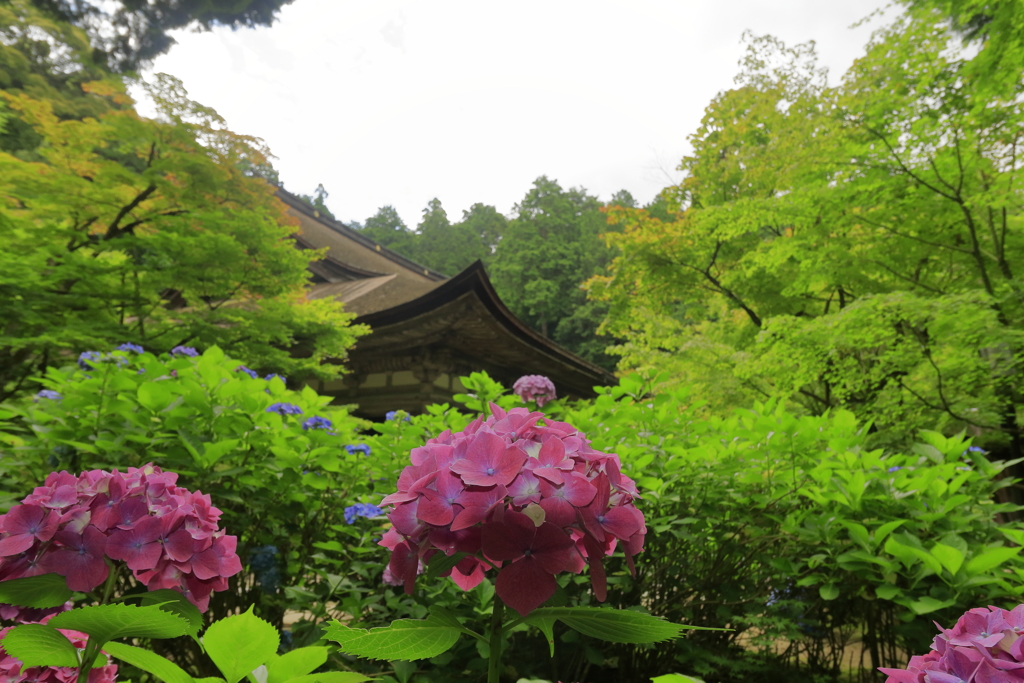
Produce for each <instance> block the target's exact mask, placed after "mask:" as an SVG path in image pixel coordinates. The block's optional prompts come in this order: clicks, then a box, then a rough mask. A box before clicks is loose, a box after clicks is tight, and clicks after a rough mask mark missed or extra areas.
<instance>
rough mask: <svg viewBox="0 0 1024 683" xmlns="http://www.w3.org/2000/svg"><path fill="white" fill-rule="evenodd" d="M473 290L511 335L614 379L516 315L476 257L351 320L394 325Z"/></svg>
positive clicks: (607, 378) (374, 327) (565, 360)
mask: <svg viewBox="0 0 1024 683" xmlns="http://www.w3.org/2000/svg"><path fill="white" fill-rule="evenodd" d="M474 290H475V291H476V293H477V295H478V296H479V297H480V300H481V301H482V302H483V304H484V306H486V307H487V308H488V309H489V310H490V311H491V313H492V314H493V315H494V317H495V319H496V320H497V321H498V322H499V323H500V324H501V325H502V326H503V327H504V328H505V329H506V330H508V331H509V332H510V333H511V334H512V335H513V336H515V337H518V338H519V339H520V340H521V341H524V342H526V343H527V344H528V345H530V346H532V347H534V348H535V349H537V350H539V351H542V352H544V353H547V354H550V355H552V356H555V357H556V358H558V359H560V360H562V361H563V362H566V363H568V364H570V365H574V366H576V368H577V369H579V370H582V371H584V372H588V373H591V374H593V375H595V376H597V377H600V378H601V379H603V380H604V381H605V383H606V384H614V383H615V382H616V381H617V380H616V379H615V376H614V375H613V374H612V373H610V372H608V371H607V370H605V369H604V368H602V367H599V366H597V365H594V364H593V363H591V362H590V361H588V360H584V359H583V358H580V357H579V356H577V355H576V354H574V353H572V352H571V351H569V350H568V349H565V348H562V346H560V345H559V344H557V343H555V342H554V341H552V340H550V339H548V338H547V337H545V336H543V335H541V334H540V333H539V332H536V331H534V330H533V329H532V328H531V327H530V326H528V325H526V324H525V323H523V322H522V321H521V320H519V319H518V318H517V317H515V316H514V315H513V314H512V311H510V310H509V308H508V307H507V306H506V305H505V304H504V302H502V300H501V298H500V297H499V296H498V293H497V291H495V289H494V285H492V284H491V280H490V278H489V277H487V271H486V269H485V268H484V264H483V262H482V261H480V260H479V259H478V260H476V261H474V262H473V263H472V264H470V265H469V266H467V267H466V269H465V270H463V271H462V272H461V273H459V274H458V275H456V276H455V277H453V278H451V279H449V280H448V281H447V282H443V283H441V284H440V285H438V286H437V287H435V288H434V289H432V290H430V291H429V292H427V293H426V294H423V295H421V296H419V297H417V298H416V299H413V300H411V301H406V302H405V303H402V304H399V305H397V306H393V307H391V308H386V309H384V310H382V311H375V312H373V313H366V314H364V315H361V316H359V317H357V318H356V319H355V320H354V321H353V323H366V324H368V325H369V326H370V327H371V329H376V328H378V327H383V326H386V325H393V324H396V323H400V322H403V321H405V320H408V319H410V318H414V317H416V316H418V315H422V314H424V313H428V312H430V311H432V310H434V309H436V308H438V307H440V306H442V305H444V304H446V303H448V302H450V301H453V300H454V299H456V298H458V297H459V296H461V295H463V294H465V293H467V292H470V291H474Z"/></svg>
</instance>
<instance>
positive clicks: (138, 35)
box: [31, 0, 292, 73]
mask: <svg viewBox="0 0 1024 683" xmlns="http://www.w3.org/2000/svg"><path fill="white" fill-rule="evenodd" d="M31 1H32V4H33V5H34V6H35V7H37V8H38V9H39V10H40V11H42V12H44V13H45V14H46V15H48V16H49V17H51V18H53V19H55V20H57V21H61V22H65V23H69V24H73V25H74V26H77V27H79V28H82V29H84V30H86V31H87V32H88V34H89V38H90V40H91V42H92V44H93V49H94V56H95V58H96V61H97V62H98V63H102V64H104V65H105V66H107V67H108V68H110V69H112V70H114V71H116V72H122V73H123V72H126V71H135V70H136V69H138V68H140V67H143V66H146V65H147V64H149V63H150V62H151V61H152V60H153V59H154V58H155V57H157V56H159V55H161V54H163V53H165V52H167V51H168V50H169V49H170V48H171V46H172V45H174V43H175V40H174V38H173V37H171V35H170V32H171V31H174V30H176V29H183V28H192V29H197V30H204V31H209V30H210V29H212V28H214V27H215V26H228V27H230V28H232V29H237V28H241V27H249V28H254V27H257V26H270V25H272V24H273V23H274V20H275V19H276V18H277V13H278V12H279V11H280V9H281V7H282V6H284V5H288V4H291V2H292V0H189V1H188V2H181V0H146V2H140V1H139V0H115V1H114V2H99V1H93V0H31Z"/></svg>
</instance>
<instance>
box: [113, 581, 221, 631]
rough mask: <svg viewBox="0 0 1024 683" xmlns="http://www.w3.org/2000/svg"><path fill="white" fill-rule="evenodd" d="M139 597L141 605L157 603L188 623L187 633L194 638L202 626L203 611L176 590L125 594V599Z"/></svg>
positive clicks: (167, 589)
mask: <svg viewBox="0 0 1024 683" xmlns="http://www.w3.org/2000/svg"><path fill="white" fill-rule="evenodd" d="M132 598H139V600H140V604H142V605H159V606H160V609H162V610H163V611H165V612H170V613H171V614H174V615H176V616H179V617H181V618H182V619H184V620H185V621H186V622H187V623H188V630H187V631H186V634H187V635H190V636H192V637H193V638H195V637H196V636H197V635H198V634H199V631H200V630H202V628H203V613H202V612H200V611H199V608H198V607H196V606H195V605H193V604H192V603H191V602H189V599H188V598H186V597H185V596H184V595H182V594H181V593H179V592H178V591H173V590H170V589H169V588H161V589H160V590H155V591H149V592H147V593H138V594H136V595H129V596H125V599H126V600H130V599H132Z"/></svg>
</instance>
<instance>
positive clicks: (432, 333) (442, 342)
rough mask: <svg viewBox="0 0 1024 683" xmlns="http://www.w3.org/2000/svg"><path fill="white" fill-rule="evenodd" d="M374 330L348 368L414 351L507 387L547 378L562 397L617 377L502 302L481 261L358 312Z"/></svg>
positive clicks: (367, 365) (379, 363)
mask: <svg viewBox="0 0 1024 683" xmlns="http://www.w3.org/2000/svg"><path fill="white" fill-rule="evenodd" d="M355 322H357V323H366V324H368V325H369V326H370V328H371V329H372V330H373V333H372V334H370V335H369V336H367V337H363V338H361V339H360V340H359V341H358V342H357V343H356V345H355V347H354V348H353V349H352V350H351V352H350V353H349V358H350V360H351V362H352V363H353V365H356V366H359V367H362V368H365V369H366V370H368V371H373V369H374V368H375V366H380V368H385V367H387V366H388V364H389V362H390V359H391V358H394V357H396V356H400V355H404V354H408V353H410V352H411V351H413V350H415V349H421V350H427V351H428V352H431V353H433V354H434V355H438V354H442V355H446V356H449V357H451V358H452V360H454V361H456V362H459V363H463V364H465V365H470V366H474V367H480V368H483V369H485V370H487V372H488V374H490V375H491V376H492V377H494V378H495V379H498V380H500V381H502V382H504V383H506V385H508V386H511V383H512V382H514V381H515V380H516V379H518V378H519V377H520V376H522V375H526V374H538V375H545V376H547V377H549V378H551V380H552V381H553V382H554V383H555V386H556V387H558V389H559V394H560V395H574V396H579V397H590V396H594V390H593V387H594V386H595V385H607V384H613V383H614V382H615V377H614V375H612V374H611V373H609V372H608V371H606V370H604V369H603V368H600V367H598V366H596V365H594V364H593V363H590V362H589V361H586V360H584V359H582V358H580V357H579V356H577V355H575V354H573V353H570V352H569V351H567V350H565V349H563V348H562V347H561V346H559V345H558V344H556V343H554V342H553V341H551V340H550V339H547V338H546V337H544V336H542V335H540V334H538V333H537V332H534V331H533V330H532V329H530V328H529V327H528V326H526V325H525V324H524V323H522V322H521V321H520V320H518V319H517V318H516V317H515V316H514V315H512V312H511V311H509V309H508V307H507V306H505V304H504V303H502V301H501V299H500V298H499V297H498V294H497V292H495V291H494V286H493V285H492V284H491V281H490V280H489V279H488V277H487V273H486V271H485V270H484V266H483V264H482V263H481V262H480V261H477V262H475V263H474V264H473V265H471V266H469V267H468V268H466V269H465V270H464V271H462V272H461V273H459V274H458V275H456V276H455V277H453V278H452V279H450V280H448V281H447V282H445V283H444V284H442V285H440V286H438V287H435V288H434V289H432V290H431V291H429V292H427V293H426V294H423V295H422V296H420V297H418V298H416V299H413V300H411V301H407V302H405V303H402V304H399V305H397V306H392V307H391V308H388V309H385V310H380V311H375V312H372V313H367V314H363V315H360V316H359V317H358V318H356V320H355Z"/></svg>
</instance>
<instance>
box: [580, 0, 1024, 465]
mask: <svg viewBox="0 0 1024 683" xmlns="http://www.w3.org/2000/svg"><path fill="white" fill-rule="evenodd" d="M957 44H958V37H957V36H956V34H955V33H953V32H952V31H951V30H950V29H949V25H948V23H946V22H944V21H943V20H942V19H941V18H940V17H937V16H936V15H933V14H929V13H920V12H914V13H909V14H907V15H905V16H903V17H901V18H900V19H898V20H897V21H896V22H895V23H893V24H892V25H890V26H888V27H885V28H883V29H881V30H879V31H878V32H877V33H876V34H875V36H874V37H873V39H872V41H871V42H870V44H869V45H868V47H867V50H866V54H865V55H864V56H863V57H862V58H860V59H859V60H857V62H856V63H855V64H854V66H853V67H852V68H851V69H850V70H849V72H847V74H846V75H845V77H844V78H843V80H842V82H841V84H839V85H838V86H836V87H830V86H829V85H828V84H827V81H826V79H825V74H824V71H823V70H822V69H821V68H819V67H818V66H817V63H816V57H815V53H814V50H813V45H801V46H797V47H795V48H787V47H786V46H785V45H783V44H782V43H781V42H780V41H778V40H775V39H772V38H770V37H761V38H751V39H750V42H749V45H748V53H747V57H746V59H745V61H744V62H743V70H742V72H741V74H740V75H739V77H738V78H737V84H736V87H735V88H733V89H732V90H729V91H726V92H723V93H721V94H720V95H719V96H718V97H716V98H715V99H714V101H712V103H711V104H710V105H709V107H708V108H707V110H706V114H705V117H704V119H703V121H702V123H701V126H700V128H699V129H698V130H697V132H696V133H695V134H693V135H692V136H691V138H690V140H691V143H692V145H693V153H692V154H691V155H690V156H688V157H686V158H685V159H684V160H683V162H682V164H681V166H680V170H682V171H684V172H685V178H684V180H683V181H682V183H680V184H679V185H678V186H674V187H670V188H668V189H667V190H666V191H665V193H664V199H665V202H666V207H665V209H666V210H665V211H663V212H661V214H660V215H655V212H653V211H647V210H637V209H625V208H623V209H615V210H612V211H611V217H612V219H613V220H615V221H617V222H618V223H619V224H620V225H621V226H622V228H623V230H622V232H621V233H609V235H608V241H609V243H610V244H612V245H614V246H616V247H617V248H619V249H620V250H621V255H620V256H618V257H617V258H616V259H615V261H614V262H613V263H612V265H611V273H610V275H609V276H607V277H601V278H596V279H595V280H593V281H592V282H591V285H590V286H591V291H592V292H593V293H594V294H595V295H596V296H598V297H599V298H601V299H602V300H605V301H607V302H608V303H609V304H610V305H611V307H612V312H611V315H610V316H609V318H608V320H607V321H606V325H605V327H606V329H607V330H608V331H611V332H613V333H615V334H618V335H621V336H623V337H625V338H627V339H628V341H627V343H626V344H624V345H623V346H622V347H621V348H620V349H619V351H620V352H621V353H622V354H623V361H624V367H627V368H628V367H633V368H647V369H649V370H650V371H652V372H654V371H655V369H659V370H663V369H666V368H670V369H671V370H672V372H673V374H674V379H675V381H676V382H692V383H694V384H695V385H697V386H698V387H699V388H700V389H701V390H702V391H703V392H705V393H706V395H707V396H708V397H709V398H711V399H712V400H713V402H714V403H716V404H718V405H737V404H738V403H742V402H744V401H747V400H749V399H750V398H751V397H756V396H762V397H763V396H767V395H774V394H778V393H781V394H783V395H786V396H790V397H792V398H793V399H794V400H796V401H798V402H800V403H802V404H803V405H804V406H805V408H806V409H808V410H811V411H813V412H817V413H820V412H823V411H825V410H828V409H831V408H834V407H846V408H850V409H852V410H854V411H855V412H857V413H858V414H860V415H861V416H863V417H865V418H866V419H870V420H872V421H874V423H875V425H876V427H879V428H881V427H891V428H892V429H889V430H886V431H885V433H886V434H889V435H894V438H899V436H898V435H900V434H903V435H909V434H912V433H913V432H914V431H915V430H916V429H918V428H928V427H932V426H934V425H936V424H940V425H943V426H944V428H946V429H950V430H956V429H961V428H968V429H970V430H972V431H973V432H974V433H975V434H977V435H982V436H983V437H984V439H985V440H986V441H987V442H988V443H990V444H991V445H992V446H993V447H998V446H1000V445H1002V446H1012V449H1013V451H1014V452H1019V449H1020V441H1019V438H1020V437H1019V435H1020V430H1019V424H1018V418H1017V414H1018V410H1019V408H1020V406H1021V398H1020V395H1019V386H1020V382H1019V372H1020V367H1019V360H1020V353H1021V349H1022V337H1021V334H1022V329H1024V291H1022V288H1021V285H1020V284H1019V277H1020V274H1019V273H1017V272H1016V271H1017V270H1018V264H1020V263H1022V262H1024V234H1022V231H1021V202H1020V196H1019V191H1018V190H1017V184H1018V174H1019V161H1018V160H1017V157H1018V146H1019V142H1020V135H1021V132H1020V131H1021V130H1022V127H1021V123H1022V118H1021V117H1022V111H1021V105H1020V103H1019V95H1020V87H1021V85H1020V83H1021V79H1020V77H1019V72H1018V77H1017V78H1016V81H1015V85H1014V87H1013V88H1012V89H1010V90H1006V91H1004V92H1003V93H1002V95H1001V96H999V97H994V96H993V94H992V91H991V88H990V84H986V83H982V82H980V81H979V80H978V79H975V78H968V77H965V69H968V67H969V63H968V61H967V60H966V59H965V58H964V57H963V56H962V54H961V53H960V52H959V51H958V50H957V49H956V48H957Z"/></svg>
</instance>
